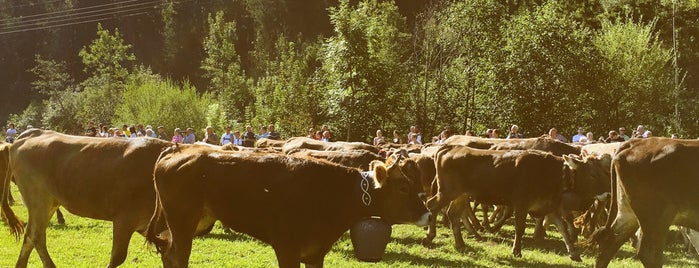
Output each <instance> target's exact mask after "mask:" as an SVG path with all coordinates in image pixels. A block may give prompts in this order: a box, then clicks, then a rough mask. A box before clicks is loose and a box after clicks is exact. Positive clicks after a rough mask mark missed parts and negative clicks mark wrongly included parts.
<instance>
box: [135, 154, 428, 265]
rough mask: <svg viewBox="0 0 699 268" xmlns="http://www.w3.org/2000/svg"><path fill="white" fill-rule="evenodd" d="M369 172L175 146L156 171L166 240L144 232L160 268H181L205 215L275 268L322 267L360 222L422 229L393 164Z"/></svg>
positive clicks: (415, 201) (418, 207) (422, 213)
mask: <svg viewBox="0 0 699 268" xmlns="http://www.w3.org/2000/svg"><path fill="white" fill-rule="evenodd" d="M368 174H370V173H360V172H359V171H358V170H357V169H354V168H348V167H343V166H340V165H337V164H334V163H331V162H328V161H323V160H317V159H311V158H298V157H293V156H287V155H272V154H267V155H260V154H240V153H236V152H228V151H219V150H213V149H211V148H208V147H203V146H197V145H192V146H186V145H180V146H173V147H171V148H170V149H168V150H167V151H166V152H164V153H163V156H162V158H161V159H160V160H159V161H158V162H157V164H156V167H155V171H154V176H155V178H154V180H155V185H156V191H157V193H158V194H157V195H158V200H159V202H158V203H157V204H158V206H157V207H156V211H155V213H154V214H153V219H152V221H151V223H155V222H156V221H157V219H158V218H159V217H161V216H164V217H165V219H166V220H167V225H168V226H169V229H170V233H171V237H170V239H162V238H160V237H157V231H151V229H150V228H149V229H148V234H147V239H148V241H150V242H151V243H154V244H155V245H156V247H157V248H158V251H159V252H161V253H162V260H163V265H164V267H186V266H187V264H188V260H189V255H190V252H191V247H192V237H193V232H194V227H195V226H196V220H193V219H196V218H197V217H199V215H201V213H202V211H204V210H210V211H212V212H213V214H214V215H216V216H217V218H218V219H219V220H220V221H221V222H223V223H224V224H226V225H227V226H230V227H231V228H232V229H234V230H237V231H239V232H243V233H246V234H249V235H251V236H253V237H256V238H258V239H260V240H262V241H263V242H265V243H268V244H270V245H271V246H272V248H274V251H275V253H276V255H277V260H278V262H279V266H280V267H299V264H300V263H301V262H303V263H306V265H307V267H308V266H312V267H322V265H323V259H324V257H325V255H326V253H327V252H328V251H329V250H330V248H331V247H332V245H333V243H335V241H336V240H337V239H338V238H339V237H340V236H341V235H342V234H343V233H344V232H345V231H347V230H348V229H349V228H350V226H351V225H352V224H353V223H354V222H356V221H358V220H360V219H362V218H365V217H368V216H372V215H376V216H381V217H382V218H383V219H384V220H386V221H388V222H389V223H405V222H415V223H420V224H426V222H427V218H428V216H429V213H428V212H427V210H426V209H425V206H424V204H423V203H422V201H420V199H419V197H418V196H417V193H416V192H414V191H413V190H411V189H412V188H411V185H410V181H409V180H408V179H407V178H406V177H405V175H404V174H403V173H402V172H401V170H400V168H398V167H397V166H390V167H386V166H384V165H383V164H382V163H381V162H378V161H377V162H375V163H374V164H373V174H375V176H374V178H370V177H369V176H368Z"/></svg>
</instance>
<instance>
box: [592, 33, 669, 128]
mask: <svg viewBox="0 0 699 268" xmlns="http://www.w3.org/2000/svg"><path fill="white" fill-rule="evenodd" d="M654 28H655V23H648V24H645V25H644V24H641V23H633V22H630V21H627V22H618V21H617V22H612V21H605V22H603V24H602V31H601V32H600V33H599V34H598V35H597V36H596V38H595V42H594V44H595V46H596V48H597V49H598V50H599V51H600V52H601V54H602V57H603V59H604V60H603V61H602V62H603V63H604V65H603V66H604V68H605V70H604V72H603V73H604V74H605V77H604V79H600V81H602V82H603V83H604V84H603V86H602V87H603V88H604V89H605V90H604V91H600V92H599V93H600V95H599V98H598V103H597V104H596V106H597V107H595V108H596V110H598V111H599V114H598V116H599V117H602V118H608V120H607V121H606V122H605V123H607V124H609V125H606V126H605V127H607V128H608V129H614V127H618V126H623V125H624V124H625V123H626V124H628V123H634V122H637V123H638V124H643V125H646V126H647V127H648V128H649V129H653V130H655V135H665V134H669V133H661V131H663V132H664V131H665V129H664V128H665V127H670V126H671V125H670V124H668V122H671V118H672V113H673V108H674V107H673V104H674V101H675V97H676V96H675V88H674V85H673V77H672V69H671V68H672V66H671V65H670V63H671V62H670V60H671V57H672V50H670V49H668V48H666V47H665V46H664V45H662V44H661V43H660V41H659V39H658V37H657V34H654V33H653V29H654ZM631 127H632V126H631ZM675 132H677V129H675Z"/></svg>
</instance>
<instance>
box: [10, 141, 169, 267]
mask: <svg viewBox="0 0 699 268" xmlns="http://www.w3.org/2000/svg"><path fill="white" fill-rule="evenodd" d="M170 144H171V143H170V142H166V141H162V140H159V139H153V138H138V139H122V138H111V139H105V138H93V137H81V136H70V135H64V134H60V133H57V132H53V131H44V130H39V129H31V130H27V131H25V132H24V133H22V134H21V135H20V136H19V137H18V139H17V141H16V142H15V143H14V144H13V145H12V148H11V149H10V169H11V172H8V173H7V176H5V180H4V184H3V185H4V187H5V189H8V188H7V187H8V186H9V183H10V177H11V175H14V178H15V183H16V184H17V188H18V189H19V191H20V193H21V194H22V197H23V199H24V203H25V205H26V207H27V210H28V214H29V220H28V225H27V229H26V234H25V235H24V243H23V245H22V250H21V252H20V255H19V259H18V260H17V264H16V266H17V267H26V266H27V261H28V259H29V255H30V254H31V252H32V250H33V249H34V248H36V250H37V253H38V254H39V257H40V258H41V261H42V263H43V265H44V267H55V265H54V263H53V260H51V257H50V256H49V253H48V251H47V249H46V228H47V226H48V222H49V218H50V217H51V215H52V214H53V212H54V211H55V210H56V208H57V207H58V206H59V205H61V206H63V207H65V208H66V209H67V210H68V211H70V212H71V213H73V214H75V215H78V216H83V217H88V218H93V219H99V220H106V221H112V223H113V226H114V232H113V241H112V253H111V259H110V262H109V267H116V266H118V265H120V264H121V263H123V262H124V260H125V258H126V255H127V251H128V245H129V240H130V239H131V236H132V234H133V233H134V232H139V233H143V232H145V229H146V227H147V224H148V222H149V219H150V217H151V215H152V214H153V204H154V203H155V190H154V188H153V166H154V165H155V161H156V160H157V158H158V155H159V154H160V152H161V151H162V150H163V149H164V148H166V147H167V146H169V145H170ZM49 157H50V158H49ZM5 191H7V190H5ZM2 211H3V213H4V214H5V215H6V216H7V221H8V223H9V226H10V231H11V232H12V233H13V234H14V235H15V236H19V235H20V234H21V233H22V232H23V231H24V230H23V226H22V224H21V222H20V221H19V219H18V218H17V216H16V215H15V214H14V212H13V211H12V208H10V207H9V205H7V200H6V198H4V197H3V200H2ZM162 228H163V230H164V229H165V226H164V225H163V226H162Z"/></svg>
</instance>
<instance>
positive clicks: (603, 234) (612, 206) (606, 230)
mask: <svg viewBox="0 0 699 268" xmlns="http://www.w3.org/2000/svg"><path fill="white" fill-rule="evenodd" d="M615 162H616V160H614V161H612V167H611V180H612V181H611V185H612V189H611V192H610V193H611V194H612V196H611V198H610V199H609V212H608V214H609V215H608V216H607V221H606V223H605V224H604V226H603V227H600V228H599V229H597V230H595V231H594V232H593V233H592V235H590V238H588V239H587V240H585V241H583V242H581V243H580V245H581V246H583V247H586V248H588V249H589V248H593V247H594V246H595V245H597V244H599V243H600V242H601V241H603V240H604V239H606V238H607V237H608V236H609V235H611V230H612V223H613V222H614V219H615V218H616V214H617V213H618V208H619V204H617V195H618V194H619V193H617V174H616V173H617V172H616V168H615Z"/></svg>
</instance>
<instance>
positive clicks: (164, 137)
mask: <svg viewBox="0 0 699 268" xmlns="http://www.w3.org/2000/svg"><path fill="white" fill-rule="evenodd" d="M157 138H158V139H161V140H170V137H168V136H167V133H165V127H164V126H159V127H158V136H157Z"/></svg>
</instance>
